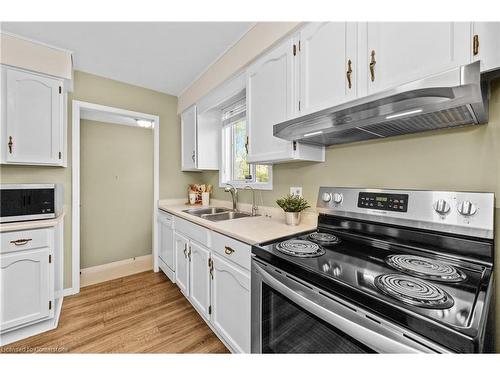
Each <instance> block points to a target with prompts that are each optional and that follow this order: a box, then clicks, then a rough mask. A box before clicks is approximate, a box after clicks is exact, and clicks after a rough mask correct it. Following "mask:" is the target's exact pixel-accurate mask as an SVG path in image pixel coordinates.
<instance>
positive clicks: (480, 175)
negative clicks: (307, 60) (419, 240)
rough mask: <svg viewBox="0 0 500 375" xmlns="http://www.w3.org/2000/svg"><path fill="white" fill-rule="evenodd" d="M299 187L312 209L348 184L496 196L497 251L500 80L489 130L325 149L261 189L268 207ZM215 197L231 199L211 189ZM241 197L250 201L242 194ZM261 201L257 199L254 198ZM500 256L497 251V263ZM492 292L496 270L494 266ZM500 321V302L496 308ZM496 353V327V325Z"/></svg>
mask: <svg viewBox="0 0 500 375" xmlns="http://www.w3.org/2000/svg"><path fill="white" fill-rule="evenodd" d="M203 178H204V182H205V183H210V184H212V185H213V186H214V187H216V186H218V183H219V182H218V181H219V180H218V178H219V175H218V172H203ZM291 186H302V187H303V194H304V197H305V198H306V199H307V200H309V202H310V203H311V204H312V206H315V205H316V198H317V194H318V188H319V187H320V186H348V187H374V188H383V187H387V188H401V189H405V188H408V189H430V190H464V191H488V192H495V194H496V210H495V213H496V215H495V217H496V219H495V222H496V249H499V248H500V79H497V80H496V81H495V82H493V85H492V90H491V99H490V121H489V124H488V125H487V126H467V127H463V128H458V129H449V130H441V131H433V132H427V133H420V134H415V135H407V136H400V137H394V138H389V139H386V140H377V141H366V142H359V143H352V144H347V145H341V146H333V147H330V148H328V149H327V151H326V162H324V163H308V162H300V163H287V164H280V165H276V166H274V167H273V190H272V191H262V192H261V196H262V201H263V202H264V205H266V206H276V203H275V202H276V199H277V198H279V197H280V196H282V195H284V194H287V193H289V188H290V187H291ZM213 196H214V197H215V198H219V199H226V200H229V194H228V193H224V191H223V189H220V188H215V189H214V194H213ZM239 199H240V200H241V201H243V202H247V203H248V202H250V201H251V193H250V192H249V191H248V192H245V191H241V193H240V194H239ZM258 202H260V200H258ZM499 262H500V255H498V251H496V264H497V265H498V264H499ZM496 269H497V270H496V283H497V288H496V290H497V291H498V290H500V271H499V267H496ZM496 316H497V321H498V322H500V298H497V305H496ZM497 327H498V328H497V342H498V343H499V344H498V351H500V324H498V325H497Z"/></svg>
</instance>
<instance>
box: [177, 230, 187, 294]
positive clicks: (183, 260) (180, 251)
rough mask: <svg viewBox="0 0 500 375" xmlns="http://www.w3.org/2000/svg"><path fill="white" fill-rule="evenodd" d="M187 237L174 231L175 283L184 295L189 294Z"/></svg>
mask: <svg viewBox="0 0 500 375" xmlns="http://www.w3.org/2000/svg"><path fill="white" fill-rule="evenodd" d="M188 246H189V239H188V238H186V237H184V236H183V235H181V234H179V233H177V232H174V252H175V283H176V284H177V286H178V287H179V289H180V290H181V292H182V293H184V295H185V296H186V297H188V296H189V260H188V255H187V252H188Z"/></svg>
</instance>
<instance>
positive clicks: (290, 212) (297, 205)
mask: <svg viewBox="0 0 500 375" xmlns="http://www.w3.org/2000/svg"><path fill="white" fill-rule="evenodd" d="M276 203H277V204H278V206H280V207H281V208H282V209H283V211H285V221H286V223H287V224H288V225H299V223H300V213H301V212H302V211H304V210H305V209H306V208H309V207H311V206H309V203H308V202H307V201H306V200H305V199H304V198H302V197H301V196H299V195H294V194H288V195H287V196H285V197H283V198H280V199H278V200H277V201H276Z"/></svg>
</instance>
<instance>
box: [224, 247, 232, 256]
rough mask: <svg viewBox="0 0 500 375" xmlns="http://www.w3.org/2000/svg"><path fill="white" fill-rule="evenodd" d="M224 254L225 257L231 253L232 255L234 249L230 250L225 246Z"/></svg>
mask: <svg viewBox="0 0 500 375" xmlns="http://www.w3.org/2000/svg"><path fill="white" fill-rule="evenodd" d="M224 252H225V253H226V254H227V255H231V254H232V253H234V249H231V248H230V247H229V246H225V247H224Z"/></svg>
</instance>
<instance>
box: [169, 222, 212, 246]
mask: <svg viewBox="0 0 500 375" xmlns="http://www.w3.org/2000/svg"><path fill="white" fill-rule="evenodd" d="M174 228H175V231H176V232H179V233H182V234H184V235H185V236H187V237H188V238H189V239H191V240H194V241H196V242H198V243H200V244H202V245H205V246H210V231H209V230H208V229H207V228H204V227H202V226H201V225H197V224H194V223H191V222H190V221H187V220H184V219H181V218H178V217H176V218H175V219H174Z"/></svg>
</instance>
